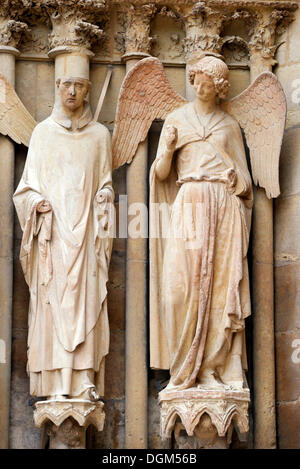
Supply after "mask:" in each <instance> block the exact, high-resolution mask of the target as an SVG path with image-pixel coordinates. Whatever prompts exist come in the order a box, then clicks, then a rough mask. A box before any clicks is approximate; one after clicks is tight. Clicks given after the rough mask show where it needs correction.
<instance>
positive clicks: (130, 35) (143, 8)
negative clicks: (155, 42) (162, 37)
mask: <svg viewBox="0 0 300 469" xmlns="http://www.w3.org/2000/svg"><path fill="white" fill-rule="evenodd" d="M156 12H157V7H156V6H155V4H154V3H148V4H143V5H134V4H131V3H127V4H126V5H125V4H124V5H123V8H122V9H121V10H120V12H119V15H120V16H122V17H123V26H124V29H123V33H122V39H123V44H124V52H126V53H127V54H128V53H134V52H142V53H146V54H147V53H149V52H150V49H151V44H152V37H151V36H150V23H151V19H152V18H153V17H154V15H155V13H156Z"/></svg>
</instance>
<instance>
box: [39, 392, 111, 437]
mask: <svg viewBox="0 0 300 469" xmlns="http://www.w3.org/2000/svg"><path fill="white" fill-rule="evenodd" d="M69 417H72V418H73V419H74V420H75V421H76V422H77V423H78V425H80V426H81V427H88V426H89V425H90V424H92V425H94V426H95V427H96V428H97V430H98V431H99V432H100V431H102V430H103V426H104V420H105V412H104V404H103V402H101V401H98V402H91V401H88V400H83V399H61V400H60V399H53V400H48V401H39V402H36V404H35V410H34V414H33V418H34V424H35V426H36V427H37V428H40V427H41V426H42V425H43V424H44V423H46V422H47V421H48V422H49V421H50V422H52V423H54V424H55V425H56V426H57V427H59V426H60V425H61V424H62V423H63V422H64V421H65V420H66V419H67V418H69Z"/></svg>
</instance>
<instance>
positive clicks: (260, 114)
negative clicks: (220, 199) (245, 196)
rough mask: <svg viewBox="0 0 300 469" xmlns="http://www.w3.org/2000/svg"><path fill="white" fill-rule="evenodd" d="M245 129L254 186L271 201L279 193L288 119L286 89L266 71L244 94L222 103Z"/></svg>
mask: <svg viewBox="0 0 300 469" xmlns="http://www.w3.org/2000/svg"><path fill="white" fill-rule="evenodd" d="M222 107H223V109H224V110H225V111H226V112H228V113H229V114H230V115H231V116H232V117H234V118H235V119H236V120H237V121H238V122H239V124H240V126H241V127H242V128H243V129H244V132H245V136H246V140H247V145H248V147H249V150H250V160H251V169H252V176H253V180H254V184H256V185H259V186H260V187H263V188H264V189H265V190H266V194H267V196H268V197H269V198H271V197H277V196H278V195H279V194H280V188H279V156H280V149H281V144H282V137H283V132H284V127H285V119H286V99H285V95H284V92H283V89H282V87H281V85H280V83H279V81H278V79H277V78H276V76H275V75H274V74H273V73H271V72H264V73H262V74H261V75H259V76H258V77H257V79H256V80H255V81H254V82H253V83H252V84H251V85H250V86H249V87H248V88H247V89H246V90H245V91H244V92H242V93H241V94H239V95H238V96H236V97H235V98H233V99H232V100H231V101H228V102H225V103H223V104H222Z"/></svg>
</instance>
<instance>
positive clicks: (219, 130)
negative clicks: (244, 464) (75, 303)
mask: <svg viewBox="0 0 300 469" xmlns="http://www.w3.org/2000/svg"><path fill="white" fill-rule="evenodd" d="M141 62H143V64H142V63H141ZM141 62H140V63H139V64H138V65H137V66H136V67H135V69H132V70H131V72H129V74H128V75H127V77H126V78H125V80H124V83H123V86H122V90H121V95H120V98H119V107H118V111H117V118H116V134H117V136H116V137H114V136H113V154H114V166H118V165H120V164H123V163H125V162H130V161H131V159H132V158H133V156H134V154H135V151H136V147H137V144H138V143H139V141H142V140H143V139H144V138H145V136H146V134H147V131H148V129H149V127H150V124H151V122H152V120H153V119H154V118H158V117H159V118H163V119H165V122H164V126H163V129H162V133H161V137H160V141H159V146H158V152H157V157H156V159H155V161H154V163H153V165H152V168H151V173H150V355H151V366H152V367H153V368H155V369H169V370H170V380H169V383H168V385H167V387H166V389H164V390H163V391H161V393H160V403H161V405H162V429H163V430H162V431H163V432H164V431H165V433H166V435H167V436H170V430H171V429H172V427H173V426H174V425H175V423H176V419H177V418H178V416H179V417H180V419H181V421H182V423H183V424H184V427H185V428H186V431H187V432H188V434H189V435H192V434H193V431H194V429H195V428H196V426H197V424H198V423H199V421H200V419H201V416H202V415H203V414H204V413H206V414H208V415H209V416H210V417H211V419H212V422H213V424H214V425H215V426H216V428H217V430H218V432H219V435H221V436H224V435H225V434H226V431H227V429H228V428H229V426H230V425H231V420H232V419H233V418H235V419H236V420H237V421H238V422H239V424H238V426H239V427H240V430H241V431H242V432H245V431H247V418H246V416H247V408H246V407H247V400H249V390H248V385H247V381H246V377H245V373H244V370H246V369H247V359H246V347H245V318H247V317H248V316H249V315H250V314H251V304H250V293H249V278H248V265H247V250H248V243H249V233H250V223H251V210H252V204H253V195H252V180H251V176H250V173H249V171H248V166H247V160H246V155H245V150H244V144H243V139H242V134H241V130H240V127H239V124H240V125H241V126H242V127H243V129H244V131H245V135H246V139H247V143H248V146H249V148H250V159H251V167H252V175H253V179H254V182H255V183H258V184H259V185H261V186H262V187H264V188H265V189H266V192H267V195H268V197H271V196H272V197H275V196H277V195H278V193H279V184H278V160H279V154H280V146H281V140H282V135H283V131H284V123H285V113H286V104H285V97H284V94H283V91H282V88H281V86H280V84H279V82H278V80H277V79H276V77H275V76H274V75H273V74H271V73H264V74H261V75H260V76H259V77H258V78H257V80H256V81H255V82H254V83H253V84H252V85H251V86H249V88H248V89H247V90H246V91H244V92H243V93H242V94H241V95H240V96H238V97H236V98H234V99H233V100H231V101H229V102H227V103H223V104H221V103H220V101H221V100H222V99H224V98H225V97H226V95H227V92H228V89H229V81H228V75H229V71H228V67H227V65H226V64H225V63H224V62H223V61H222V60H221V59H220V58H217V57H216V56H213V55H207V56H205V57H203V58H202V59H201V60H200V61H198V62H197V63H195V64H194V65H192V66H190V68H189V79H190V82H191V84H192V85H193V86H194V89H195V92H196V99H195V101H194V102H190V103H187V102H186V101H184V100H183V98H181V97H179V96H178V95H176V93H175V92H174V90H172V88H171V87H170V85H169V84H168V83H167V79H166V77H165V74H164V72H163V69H162V67H161V65H160V64H159V63H158V61H157V60H156V59H154V58H149V59H144V60H143V61H141ZM142 76H143V80H142V79H141V78H140V77H142ZM143 97H144V98H143ZM130 101H132V102H133V103H134V104H132V105H131V103H130ZM137 102H139V104H140V106H138V105H137ZM141 102H142V103H141ZM141 104H143V105H141ZM130 118H131V119H132V120H134V121H135V124H134V125H135V127H134V132H132V134H133V135H135V136H136V139H135V141H134V142H128V144H127V141H128V140H126V137H125V135H124V137H123V138H122V133H125V129H126V132H127V134H131V132H130V123H128V121H129V120H130ZM126 124H127V126H126ZM122 129H124V130H122ZM166 204H167V206H168V207H169V209H170V218H169V225H168V227H167V229H166V224H165V218H163V216H162V210H161V209H162V208H163V206H164V205H166ZM222 399H223V400H224V406H223V407H221V408H218V405H219V404H218V402H219V403H220V401H221V400H222ZM188 402H189V405H188V404H187V403H188ZM245 404H246V407H245ZM224 409H225V410H224ZM220 422H222V424H220ZM198 433H199V429H198ZM200 433H201V432H200Z"/></svg>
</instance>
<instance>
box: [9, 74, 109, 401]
mask: <svg viewBox="0 0 300 469" xmlns="http://www.w3.org/2000/svg"><path fill="white" fill-rule="evenodd" d="M89 87H90V82H89V81H88V80H87V79H85V78H84V77H61V78H60V79H58V80H57V100H56V104H55V107H54V109H53V112H52V114H51V116H50V117H49V118H47V119H46V120H44V121H43V122H41V123H39V124H38V125H37V126H36V127H35V128H34V131H33V133H32V136H31V140H30V144H29V151H28V156H27V160H26V164H25V169H24V173H23V176H22V178H21V181H20V183H19V185H18V188H17V190H16V192H15V194H14V203H15V207H16V210H17V214H18V218H19V221H20V224H21V227H22V230H23V239H22V245H21V253H20V260H21V264H22V268H23V271H24V275H25V279H26V282H27V284H28V286H29V290H30V306H29V335H28V365H27V371H28V373H29V376H30V394H31V395H33V396H39V397H40V396H42V397H47V398H49V399H56V400H57V399H66V398H76V399H86V400H89V401H97V400H99V398H100V396H103V393H104V361H105V356H106V355H107V353H108V349H109V325H108V317H107V288H106V283H107V280H108V267H109V261H110V255H111V247H112V239H111V238H110V237H109V236H108V233H107V226H106V225H107V223H106V222H105V221H104V219H105V217H104V215H105V211H107V210H108V209H109V205H110V203H112V202H113V198H114V193H113V189H112V176H111V165H112V156H111V140H110V134H109V131H108V130H107V129H106V127H104V126H103V125H101V124H99V123H97V122H95V121H93V119H92V114H91V110H90V106H89V104H88V102H87V101H86V99H85V98H86V97H87V94H88V91H89ZM14 98H15V99H16V96H15V97H14ZM16 102H17V100H16ZM18 106H19V108H20V109H21V107H20V104H18ZM24 112H25V111H24V110H23V113H24ZM21 120H22V122H24V121H25V120H24V118H23V119H21ZM23 125H24V127H25V124H23Z"/></svg>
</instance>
